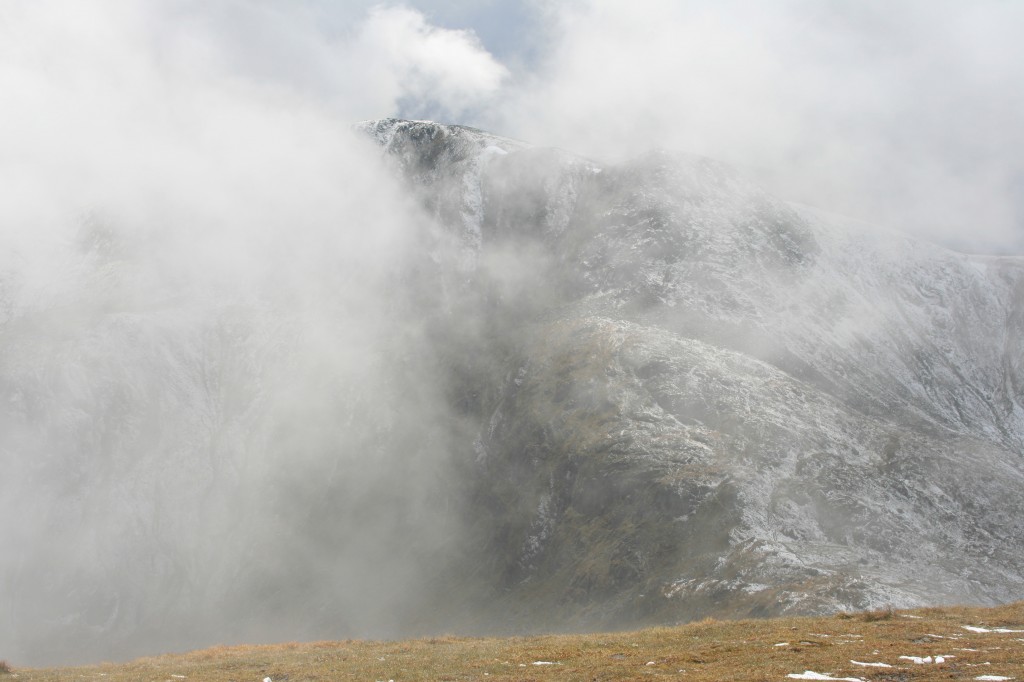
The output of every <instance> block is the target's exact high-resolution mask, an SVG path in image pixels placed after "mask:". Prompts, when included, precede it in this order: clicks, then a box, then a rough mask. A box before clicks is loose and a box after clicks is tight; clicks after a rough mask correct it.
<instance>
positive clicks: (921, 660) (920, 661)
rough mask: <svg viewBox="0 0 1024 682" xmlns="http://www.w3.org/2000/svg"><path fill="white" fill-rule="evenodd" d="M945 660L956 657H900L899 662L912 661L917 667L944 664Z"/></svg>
mask: <svg viewBox="0 0 1024 682" xmlns="http://www.w3.org/2000/svg"><path fill="white" fill-rule="evenodd" d="M947 658H956V656H936V657H935V658H932V657H931V656H925V657H924V658H921V657H920V656H900V659H901V660H905V661H913V662H914V663H917V664H918V665H924V664H926V663H945V662H946V659H947Z"/></svg>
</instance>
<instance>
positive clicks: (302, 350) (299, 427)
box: [0, 119, 1024, 665]
mask: <svg viewBox="0 0 1024 682" xmlns="http://www.w3.org/2000/svg"><path fill="white" fill-rule="evenodd" d="M357 130H358V131H360V132H361V133H362V135H363V136H364V137H365V138H366V140H364V142H365V144H366V146H367V147H368V148H370V150H371V153H372V154H373V155H374V156H379V157H380V158H381V159H382V160H383V161H384V163H385V165H386V166H387V169H388V170H387V171H386V172H387V173H390V174H391V175H393V176H394V177H395V178H398V179H399V180H398V181H397V182H399V183H401V185H400V190H398V195H397V196H395V195H394V194H390V193H389V192H387V191H382V192H380V193H379V194H378V193H376V192H368V195H367V196H366V197H361V200H362V201H365V202H366V203H370V204H372V203H373V202H383V203H387V202H389V201H390V202H395V204H396V205H395V206H391V205H390V204H388V205H384V206H379V207H377V206H374V207H372V210H371V211H368V212H365V213H363V214H359V215H362V217H367V216H369V217H368V218H367V221H366V222H365V223H363V222H359V221H355V222H354V223H353V224H351V225H342V226H338V227H337V230H334V227H333V225H331V226H327V227H328V228H329V229H327V228H325V229H321V230H319V231H317V230H312V231H306V232H302V233H300V232H298V230H297V228H296V229H295V230H292V229H291V227H290V225H289V224H288V223H287V221H285V222H286V224H284V225H283V226H281V227H280V228H279V229H276V230H272V231H270V232H269V233H255V232H254V233H250V232H249V231H247V230H245V229H242V230H241V231H240V233H239V234H240V235H241V236H240V237H239V235H237V234H234V233H232V232H230V231H229V232H225V233H224V234H223V235H221V234H214V238H213V239H212V240H211V241H209V242H208V243H204V244H202V245H200V246H196V245H195V244H192V243H191V242H190V241H189V240H190V239H192V238H193V236H194V235H198V234H199V233H198V232H191V233H190V232H188V231H185V232H184V234H186V235H189V236H188V237H187V239H186V238H181V237H180V236H179V237H176V238H177V239H178V240H179V241H178V242H175V241H174V239H173V238H169V239H170V244H171V245H172V246H175V247H176V248H177V249H178V251H174V250H173V249H171V250H170V251H171V252H170V253H169V254H168V253H167V251H168V249H166V248H164V246H163V245H162V244H163V243H162V242H159V241H158V242H156V243H154V242H153V241H152V239H154V238H156V237H159V236H160V235H161V234H163V233H162V232H161V229H163V228H164V227H165V226H155V227H153V228H152V229H149V226H142V228H145V229H138V228H139V226H133V229H119V227H118V225H117V223H116V220H105V219H103V217H102V216H100V218H99V219H96V220H92V219H90V220H87V221H85V222H84V224H83V226H82V229H81V230H80V231H79V233H78V235H77V237H76V239H77V241H74V240H73V241H71V242H67V243H64V242H61V243H59V244H56V243H55V244H49V243H47V244H43V245H42V246H39V245H37V246H39V248H41V249H44V250H46V249H52V252H53V253H54V254H58V255H57V256H47V257H46V258H43V259H39V260H38V261H35V263H36V265H37V267H36V268H35V269H33V267H29V265H32V263H33V262H34V261H32V259H31V258H28V257H27V256H26V257H25V258H22V257H21V254H13V256H9V257H6V258H5V260H4V263H5V264H7V267H8V268H9V269H3V270H2V271H0V466H2V468H3V471H4V475H2V476H0V657H3V658H8V659H10V660H13V661H14V662H15V663H17V664H19V665H25V664H33V663H37V664H55V663H63V662H81V661H88V660H98V659H101V658H126V657H130V656H135V655H142V654H146V653H151V652H154V651H163V650H167V649H169V648H175V649H182V648H193V647H197V646H201V645H209V644H213V643H218V642H241V641H250V642H251V641H258V640H263V641H268V640H269V641H281V640H297V639H321V638H339V637H350V636H360V637H384V636H396V635H403V634H417V633H423V632H437V631H439V630H446V631H450V630H491V631H495V630H504V631H509V630H535V631H536V630H546V629H553V628H557V629H569V628H607V627H614V626H625V625H634V624H639V623H645V624H646V623H659V622H674V621H678V620H685V619H691V618H699V617H703V616H708V615H711V616H729V615H748V614H755V615H772V614H787V613H802V612H826V611H833V610H837V609H854V608H869V607H875V606H882V605H892V606H912V605H920V604H933V603H940V602H953V601H956V602H962V601H969V602H976V603H983V604H988V603H996V602H1002V601H1008V600H1011V599H1019V598H1020V597H1021V595H1022V593H1024V550H1022V549H1021V548H1022V547H1024V497H1022V496H1021V494H1020V491H1021V490H1022V489H1024V259H1021V258H990V257H976V256H968V255H963V254H958V253H953V252H950V251H947V250H944V249H942V248H938V247H936V246H932V245H929V244H925V243H921V242H915V241H913V240H910V239H907V238H905V237H903V236H901V235H899V234H894V233H890V232H886V231H883V230H878V229H875V228H872V227H870V226H866V225H861V224H856V223H853V222H851V221H847V220H844V219H841V218H837V217H835V216H830V215H824V214H821V213H819V212H816V211H814V210H812V209H809V208H806V207H801V206H794V205H790V204H787V203H785V202H782V201H779V200H777V199H775V198H773V197H771V196H769V195H767V194H766V193H764V192H763V191H761V190H759V189H758V188H757V187H755V186H753V185H751V184H750V183H749V182H747V181H746V180H744V179H743V178H742V177H740V176H738V175H737V174H736V173H734V172H733V171H731V170H730V169H728V168H726V167H723V166H721V165H720V164H717V163H714V162H712V161H709V160H707V159H701V158H693V157H688V156H682V155H676V154H668V153H665V152H653V153H648V154H645V155H642V156H639V157H637V158H636V159H634V160H632V161H629V162H625V163H621V164H617V165H605V164H601V163H597V162H595V161H592V160H589V159H585V158H580V157H578V156H575V155H573V154H570V153H567V152H564V151H561V150H555V149H543V148H535V147H531V146H530V145H527V144H525V143H522V142H518V141H514V140H508V139H505V138H501V137H496V136H493V135H489V134H486V133H483V132H481V131H478V130H473V129H470V128H464V127H459V126H445V125H439V124H435V123H428V122H411V121H398V120H393V119H386V120H381V121H372V122H366V123H363V124H360V125H359V126H357ZM358 158H360V159H362V158H363V157H358ZM374 172H376V171H374ZM373 177H374V178H387V177H390V176H389V175H382V176H377V175H374V176H373ZM385 184H386V183H385ZM389 187H390V185H389ZM346 191H351V188H347V187H343V186H342V187H338V192H346ZM406 200H408V201H407V203H408V204H410V206H413V207H416V208H415V210H412V209H410V210H406V209H407V208H409V207H407V206H404V204H402V205H401V206H399V205H398V204H401V202H402V201H406ZM185 204H186V207H187V201H186V202H185ZM310 210H311V212H312V213H315V212H316V207H315V206H314V207H311V208H310ZM392 214H395V215H398V214H401V219H398V218H396V219H394V220H391V216H392ZM185 215H188V213H187V211H186V212H185ZM371 218H372V219H371ZM314 222H315V221H314ZM275 224H276V223H275ZM317 224H319V223H317ZM171 227H174V226H173V225H172V226H171ZM179 227H180V226H179ZM242 227H243V228H244V227H246V226H242ZM373 230H378V231H383V232H382V233H377V232H373ZM166 232H167V234H171V233H173V234H175V235H177V234H178V233H177V232H174V231H173V230H167V231H166ZM140 235H141V236H140ZM222 238H223V239H222ZM182 239H184V241H183V243H179V242H181V241H182ZM226 247H230V249H231V250H230V251H229V252H228V253H219V252H220V251H223V250H224V249H225V248H226ZM204 249H205V250H204ZM209 252H214V253H215V254H218V255H217V256H216V257H212V258H211V257H209ZM47 253H49V252H47ZM19 263H27V264H29V265H24V264H23V265H19ZM10 264H13V265H10Z"/></svg>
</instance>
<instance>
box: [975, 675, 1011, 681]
mask: <svg viewBox="0 0 1024 682" xmlns="http://www.w3.org/2000/svg"><path fill="white" fill-rule="evenodd" d="M974 679H976V680H1013V679H1016V678H1013V677H1003V676H1002V675H979V676H978V677H975V678H974Z"/></svg>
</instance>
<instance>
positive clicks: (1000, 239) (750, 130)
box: [493, 0, 1024, 250]
mask: <svg viewBox="0 0 1024 682" xmlns="http://www.w3.org/2000/svg"><path fill="white" fill-rule="evenodd" d="M544 7H545V8H546V11H547V12H548V15H549V19H550V21H551V22H552V27H553V28H552V34H551V35H552V37H551V39H550V41H549V43H548V49H547V51H546V53H545V57H544V59H543V60H542V63H541V65H540V67H539V68H538V69H537V71H536V72H535V73H534V74H532V76H531V78H530V79H529V80H528V82H527V83H526V85H525V86H524V87H523V88H521V89H519V90H518V91H517V92H515V93H513V94H511V95H510V96H509V97H507V98H506V99H505V100H504V101H503V103H502V110H501V111H500V112H498V113H497V114H496V116H495V118H494V123H493V125H494V126H496V127H499V128H501V129H503V130H504V131H505V132H507V133H509V134H513V135H516V136H519V137H523V138H525V139H529V140H531V141H537V142H542V143H547V144H556V145H559V146H562V147H566V148H569V149H573V150H576V151H579V152H582V153H589V154H592V155H597V156H603V157H615V156H619V155H630V154H634V153H637V152H639V151H642V150H644V149H646V148H650V147H667V148H671V149H677V150H682V151H689V152H694V153H699V154H705V155H708V156H712V157H715V158H718V159H722V160H725V161H728V162H731V163H733V164H736V165H739V166H740V167H741V168H744V169H745V170H747V172H749V173H753V174H755V175H758V176H759V177H760V178H761V179H762V181H764V182H766V183H768V184H769V185H770V186H771V188H773V189H775V190H776V191H777V192H779V193H781V194H782V195H783V196H786V197H789V198H794V199H797V200H802V201H805V202H807V203H812V204H817V205H820V206H822V207H825V208H831V209H833V210H837V211H840V212H845V213H848V214H851V215H854V216H857V217H861V218H865V219H868V220H870V221H873V222H880V223H887V224H890V225H893V226H895V227H899V228H903V229H908V230H912V231H915V232H916V233H917V234H919V235H922V236H925V237H928V238H934V239H938V240H940V241H944V242H945V243H948V244H954V245H959V246H962V247H964V248H973V249H980V250H989V249H1003V250H1005V249H1017V250H1021V249H1024V235H1022V232H1024V225H1022V221H1024V215H1022V214H1024V192H1022V190H1020V189H1019V185H1020V178H1021V177H1022V175H1024V162H1022V161H1021V159H1022V158H1024V132H1022V130H1021V127H1020V126H1019V125H1018V124H1017V123H1015V122H1016V121H1019V120H1021V118H1024V95H1022V94H1021V93H1022V90H1021V88H1020V87H1018V86H1017V84H1018V83H1020V82H1024V44H1022V43H1021V42H1020V41H1019V40H1017V38H1016V37H1015V36H1014V29H1013V27H1015V26H1020V25H1021V23H1022V22H1024V5H1020V4H1018V3H1001V2H978V3H952V2H921V1H918V0H905V1H903V2H898V3H892V2H884V3H883V2H865V3H856V4H842V3H839V4H837V3H819V2H808V1H806V0H789V1H784V2H775V3H748V2H737V1H735V0H733V1H726V2H710V1H706V2H701V1H698V2H687V3H680V2H674V1H672V0H638V1H637V2H631V3H628V4H624V3H619V2H613V1H611V0H586V1H581V2H575V3H570V4H562V3H559V4H546V5H544Z"/></svg>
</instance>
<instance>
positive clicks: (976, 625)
mask: <svg viewBox="0 0 1024 682" xmlns="http://www.w3.org/2000/svg"><path fill="white" fill-rule="evenodd" d="M814 673H817V676H815V674H814ZM663 677H667V678H671V679H686V680H715V681H717V680H787V679H819V680H825V679H850V680H853V679H857V680H878V681H882V680H901V681H903V682H906V681H909V680H935V679H945V680H1010V679H1024V603H1020V602H1018V603H1017V604H1012V605H1009V606H1005V607H1000V608H994V609H978V608H974V609H968V608H949V609H936V608H930V609H923V610H919V611H899V612H895V613H894V612H891V611H876V612H868V613H858V614H838V615H836V616H833V617H829V618H790V619H778V620H747V621H735V622H720V621H711V620H707V621H702V622H700V623H694V624H690V625H683V626H678V627H670V628H655V629H647V630H640V631H636V632H616V633H602V634H591V635H546V636H537V637H517V638H512V639H469V638H459V637H450V636H446V637H437V638H431V639H420V640H406V641H393V642H365V641H345V642H316V643H312V644H282V645H276V646H260V647H254V646H242V647H217V648H213V649H206V650H203V651H196V652H192V653H187V654H169V655H165V656H158V657H153V658H145V659H140V660H138V661H134V662H131V663H126V664H122V665H113V664H104V665H98V666H89V667H82V668H64V669H48V670H43V669H37V670H31V669H18V668H16V669H14V670H12V671H11V674H9V675H8V676H4V675H3V674H2V673H0V679H8V678H10V679H12V680H14V679H17V680H19V682H42V681H45V680H72V679H75V680H78V679H86V680H92V679H96V680H99V679H102V680H105V681H106V682H121V681H122V680H124V681H125V682H127V681H129V680H131V681H133V682H134V681H135V680H140V679H147V680H203V681H204V682H228V681H230V680H265V679H266V678H270V679H271V680H274V681H276V682H280V681H283V680H288V681H289V682H304V681H310V682H311V681H313V680H345V679H358V680H395V682H414V681H416V680H424V681H427V680H429V681H432V682H433V681H437V680H443V681H450V682H454V681H456V680H535V681H537V682H541V681H543V680H588V681H591V680H649V679H657V678H663Z"/></svg>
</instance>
